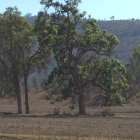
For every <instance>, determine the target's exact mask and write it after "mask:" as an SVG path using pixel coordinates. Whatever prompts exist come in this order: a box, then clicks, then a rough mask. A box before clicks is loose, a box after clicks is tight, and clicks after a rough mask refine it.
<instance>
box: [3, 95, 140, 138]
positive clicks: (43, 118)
mask: <svg viewBox="0 0 140 140" xmlns="http://www.w3.org/2000/svg"><path fill="white" fill-rule="evenodd" d="M31 97H33V96H30V102H31V113H32V114H31V115H21V116H19V115H14V116H13V115H0V140H44V139H45V140H59V139H61V140H125V139H128V140H129V139H137V140H140V106H132V105H130V106H125V107H111V108H110V109H111V111H112V112H115V116H113V117H101V116H100V117H98V115H99V114H100V112H101V111H103V110H104V109H106V108H100V107H87V113H88V114H90V115H87V116H53V117H52V116H48V114H51V113H53V110H54V108H55V107H58V106H59V107H60V108H61V109H60V113H61V114H63V112H64V111H65V112H66V113H71V114H75V113H77V111H78V110H77V109H75V110H73V111H71V110H70V109H69V108H68V107H67V103H66V102H63V103H58V104H56V105H51V104H49V102H47V101H46V100H44V99H42V98H41V97H42V94H35V96H34V98H31ZM15 104H16V102H15V101H14V100H13V99H10V100H9V99H8V100H0V112H5V111H8V112H16V105H15ZM23 105H24V103H23ZM44 114H45V115H44ZM46 114H47V115H46Z"/></svg>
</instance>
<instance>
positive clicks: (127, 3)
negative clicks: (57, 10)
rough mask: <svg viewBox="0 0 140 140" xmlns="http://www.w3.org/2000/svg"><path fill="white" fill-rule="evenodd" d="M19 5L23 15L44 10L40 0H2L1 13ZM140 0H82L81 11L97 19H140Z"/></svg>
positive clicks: (0, 1) (34, 13) (0, 4)
mask: <svg viewBox="0 0 140 140" xmlns="http://www.w3.org/2000/svg"><path fill="white" fill-rule="evenodd" d="M14 6H17V8H18V9H19V11H21V12H22V14H23V15H25V14H27V13H31V14H32V15H36V14H37V13H38V11H41V10H43V6H42V5H40V0H0V13H3V12H4V11H5V8H7V7H14ZM139 6H140V0H82V3H81V4H80V5H79V9H80V11H86V12H87V15H91V17H93V18H95V19H102V20H109V19H110V17H111V16H114V17H115V19H132V18H135V19H140V8H139Z"/></svg>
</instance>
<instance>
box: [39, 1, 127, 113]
mask: <svg viewBox="0 0 140 140" xmlns="http://www.w3.org/2000/svg"><path fill="white" fill-rule="evenodd" d="M41 3H42V4H44V5H45V6H46V10H45V12H44V14H42V16H41V18H42V21H43V22H44V23H46V25H48V24H49V25H51V26H50V28H49V29H47V28H40V36H41V37H40V38H44V40H46V42H47V39H48V38H53V39H52V41H53V42H52V49H53V53H54V56H55V59H56V61H57V68H56V69H54V71H53V72H52V75H51V76H50V77H51V78H49V82H50V81H51V82H52V80H50V79H54V77H55V76H56V75H57V78H55V79H57V81H59V88H61V93H62V94H63V95H64V94H67V96H69V95H70V96H73V95H77V96H78V101H79V114H81V115H82V114H85V113H86V112H85V93H86V88H87V86H89V85H93V86H96V87H99V88H101V89H102V90H103V91H106V92H113V93H110V94H115V93H116V94H118V88H116V90H111V89H110V87H112V88H113V86H112V85H109V84H114V85H115V82H114V81H112V82H109V80H111V79H112V76H113V74H114V73H115V75H116V73H117V72H118V73H119V72H120V73H121V74H123V73H124V72H125V68H124V66H123V65H122V64H119V63H118V62H117V61H114V60H112V59H107V58H109V57H110V54H111V52H112V50H113V48H114V46H116V45H117V44H118V42H119V41H118V39H117V37H116V36H114V35H113V34H110V33H109V32H107V31H101V30H100V29H99V27H98V25H97V23H96V21H95V20H94V19H91V18H88V19H85V18H84V15H85V13H79V11H78V8H77V6H78V1H76V0H75V1H73V0H64V1H53V0H48V1H42V2H41ZM50 9H51V10H50ZM44 15H45V16H44ZM42 21H41V23H42ZM50 30H51V31H52V30H55V31H56V32H55V33H54V34H49V35H45V33H46V32H48V31H50ZM44 43H45V42H44ZM116 63H117V64H116ZM113 66H114V67H115V68H113V70H111V69H112V67H113ZM121 69H123V70H122V71H121ZM104 72H105V74H104ZM109 72H111V74H110V73H109ZM108 74H109V76H108ZM54 75H55V76H54ZM105 75H106V76H108V79H107V78H106V80H105V79H103V78H104V77H105ZM116 76H117V75H116ZM119 78H120V79H121V78H124V77H122V76H119ZM119 78H118V79H119ZM118 79H117V78H116V80H118ZM114 80H115V78H114ZM120 81H121V82H125V80H120ZM105 82H108V85H106V86H105V85H104V83H105ZM116 84H117V82H116ZM108 86H110V87H108ZM114 87H115V86H114ZM107 90H108V91H107ZM114 92H115V93H114Z"/></svg>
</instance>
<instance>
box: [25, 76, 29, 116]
mask: <svg viewBox="0 0 140 140" xmlns="http://www.w3.org/2000/svg"><path fill="white" fill-rule="evenodd" d="M27 77H28V76H27V75H24V92H25V113H26V114H29V113H30V109H29V98H28V78H27Z"/></svg>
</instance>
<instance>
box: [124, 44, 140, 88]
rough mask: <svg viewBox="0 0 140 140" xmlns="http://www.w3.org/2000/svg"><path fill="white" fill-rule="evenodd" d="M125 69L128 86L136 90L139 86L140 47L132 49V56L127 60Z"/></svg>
mask: <svg viewBox="0 0 140 140" xmlns="http://www.w3.org/2000/svg"><path fill="white" fill-rule="evenodd" d="M127 69H128V70H127V78H128V82H129V84H130V85H131V87H132V88H133V89H135V90H138V89H139V85H140V73H139V71H140V45H137V46H135V47H134V50H133V55H132V57H131V58H130V60H129V64H128V65H127Z"/></svg>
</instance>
